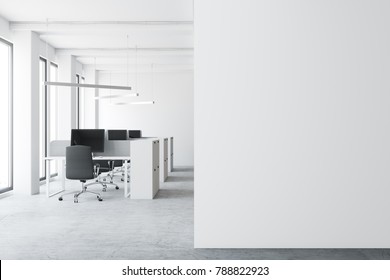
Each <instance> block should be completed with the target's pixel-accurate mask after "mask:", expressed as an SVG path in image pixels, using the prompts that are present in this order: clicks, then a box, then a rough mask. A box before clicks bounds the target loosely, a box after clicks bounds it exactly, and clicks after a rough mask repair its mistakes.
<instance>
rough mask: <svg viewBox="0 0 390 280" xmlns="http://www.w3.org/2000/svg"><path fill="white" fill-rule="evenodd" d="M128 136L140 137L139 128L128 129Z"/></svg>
mask: <svg viewBox="0 0 390 280" xmlns="http://www.w3.org/2000/svg"><path fill="white" fill-rule="evenodd" d="M129 137H130V138H141V137H142V136H141V130H129Z"/></svg>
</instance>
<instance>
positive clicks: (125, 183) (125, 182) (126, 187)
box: [123, 160, 130, 197]
mask: <svg viewBox="0 0 390 280" xmlns="http://www.w3.org/2000/svg"><path fill="white" fill-rule="evenodd" d="M128 164H129V161H128V160H125V174H124V175H125V176H124V178H123V179H124V185H123V186H124V189H125V197H129V196H130V189H129V185H130V184H129V183H128V182H127V172H128V167H129V166H128Z"/></svg>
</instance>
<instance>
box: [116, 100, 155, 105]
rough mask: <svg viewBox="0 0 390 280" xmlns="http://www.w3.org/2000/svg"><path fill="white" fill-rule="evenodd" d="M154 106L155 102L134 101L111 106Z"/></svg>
mask: <svg viewBox="0 0 390 280" xmlns="http://www.w3.org/2000/svg"><path fill="white" fill-rule="evenodd" d="M150 104H154V101H134V102H113V103H110V105H150Z"/></svg>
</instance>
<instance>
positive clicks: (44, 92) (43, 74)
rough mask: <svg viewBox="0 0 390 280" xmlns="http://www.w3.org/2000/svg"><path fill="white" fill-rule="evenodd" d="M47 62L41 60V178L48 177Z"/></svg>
mask: <svg viewBox="0 0 390 280" xmlns="http://www.w3.org/2000/svg"><path fill="white" fill-rule="evenodd" d="M46 81H47V61H46V59H44V58H40V59H39V82H40V83H39V178H40V179H41V180H43V179H45V177H46V169H45V160H44V158H45V156H46V107H47V106H46V95H47V87H46V86H45V84H44V83H45V82H46Z"/></svg>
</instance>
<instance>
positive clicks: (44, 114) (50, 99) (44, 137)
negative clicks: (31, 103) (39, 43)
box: [39, 58, 58, 180]
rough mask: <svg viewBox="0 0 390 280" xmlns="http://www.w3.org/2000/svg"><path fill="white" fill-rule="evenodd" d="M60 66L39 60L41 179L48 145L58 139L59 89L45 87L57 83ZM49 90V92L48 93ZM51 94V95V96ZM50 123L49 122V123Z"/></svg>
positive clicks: (53, 171)
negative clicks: (48, 83)
mask: <svg viewBox="0 0 390 280" xmlns="http://www.w3.org/2000/svg"><path fill="white" fill-rule="evenodd" d="M57 76H58V66H57V65H56V64H54V63H52V62H51V63H50V65H49V67H48V62H47V60H46V59H44V58H40V60H39V81H40V87H39V177H40V179H41V180H44V179H45V178H46V168H45V160H44V158H45V157H46V156H47V143H48V141H49V142H50V141H53V140H56V139H57V127H58V126H57V109H58V105H57V87H55V86H51V87H49V88H48V87H47V86H45V84H44V83H45V81H47V80H50V81H51V82H56V81H57ZM48 90H49V91H48ZM49 93H50V94H49ZM47 121H49V122H47ZM50 173H51V174H50V176H55V175H57V165H56V162H55V161H52V162H51V163H50Z"/></svg>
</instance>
